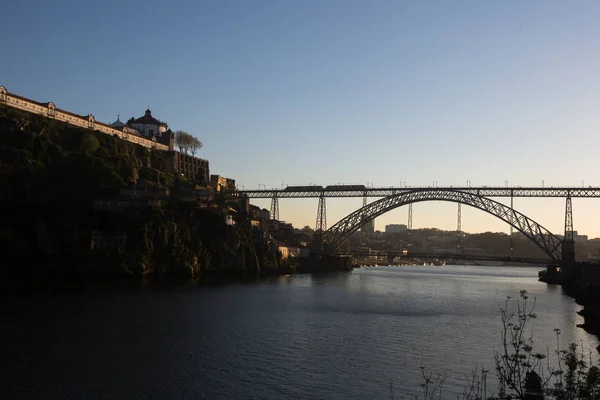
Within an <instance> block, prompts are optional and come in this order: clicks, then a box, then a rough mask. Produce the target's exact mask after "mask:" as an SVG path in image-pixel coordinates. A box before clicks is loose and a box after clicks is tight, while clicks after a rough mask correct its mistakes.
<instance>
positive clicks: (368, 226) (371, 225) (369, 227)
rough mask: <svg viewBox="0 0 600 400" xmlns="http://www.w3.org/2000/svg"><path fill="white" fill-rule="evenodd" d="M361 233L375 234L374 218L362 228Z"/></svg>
mask: <svg viewBox="0 0 600 400" xmlns="http://www.w3.org/2000/svg"><path fill="white" fill-rule="evenodd" d="M360 231H361V232H364V233H374V232H375V219H374V218H373V219H372V220H370V221H368V222H367V223H366V224H364V225H363V226H362V227H361V228H360Z"/></svg>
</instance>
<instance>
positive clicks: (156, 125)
mask: <svg viewBox="0 0 600 400" xmlns="http://www.w3.org/2000/svg"><path fill="white" fill-rule="evenodd" d="M117 122H121V121H119V119H118V118H117V121H115V122H113V123H115V124H116V123H117ZM127 125H128V126H130V127H132V128H133V129H135V130H137V131H138V132H140V133H141V134H142V135H144V136H146V137H149V138H153V137H161V136H162V134H163V133H165V132H166V131H167V129H168V126H167V123H166V122H161V121H159V120H157V119H156V118H154V117H153V116H152V111H150V109H147V110H146V113H145V114H144V116H143V117H140V118H138V119H133V118H131V119H130V120H129V121H127Z"/></svg>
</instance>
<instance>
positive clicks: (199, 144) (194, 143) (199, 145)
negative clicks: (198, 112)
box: [190, 137, 203, 156]
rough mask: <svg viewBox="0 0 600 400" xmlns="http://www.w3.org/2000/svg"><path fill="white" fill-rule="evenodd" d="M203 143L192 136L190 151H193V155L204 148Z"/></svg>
mask: <svg viewBox="0 0 600 400" xmlns="http://www.w3.org/2000/svg"><path fill="white" fill-rule="evenodd" d="M202 146H203V144H202V142H201V141H199V140H198V139H197V138H195V137H192V141H191V144H190V153H192V156H195V155H196V151H198V150H200V149H201V148H202Z"/></svg>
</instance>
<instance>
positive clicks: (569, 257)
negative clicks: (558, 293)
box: [561, 197, 575, 265]
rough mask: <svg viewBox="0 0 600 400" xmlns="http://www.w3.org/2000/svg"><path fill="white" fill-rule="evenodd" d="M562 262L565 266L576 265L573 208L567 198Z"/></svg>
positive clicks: (569, 199)
mask: <svg viewBox="0 0 600 400" xmlns="http://www.w3.org/2000/svg"><path fill="white" fill-rule="evenodd" d="M561 261H562V263H563V264H565V265H570V264H573V263H575V237H574V236H573V206H572V204H571V198H570V197H567V204H566V206H565V237H564V238H563V241H562V244H561Z"/></svg>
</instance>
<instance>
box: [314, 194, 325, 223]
mask: <svg viewBox="0 0 600 400" xmlns="http://www.w3.org/2000/svg"><path fill="white" fill-rule="evenodd" d="M326 230H327V209H326V208H325V196H323V195H321V196H320V197H319V208H318V209H317V223H316V224H315V232H325V231H326Z"/></svg>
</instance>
